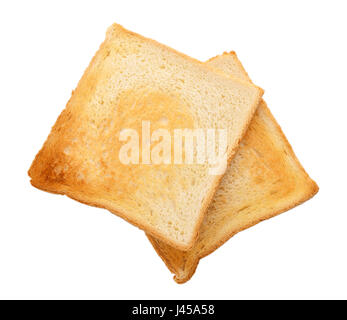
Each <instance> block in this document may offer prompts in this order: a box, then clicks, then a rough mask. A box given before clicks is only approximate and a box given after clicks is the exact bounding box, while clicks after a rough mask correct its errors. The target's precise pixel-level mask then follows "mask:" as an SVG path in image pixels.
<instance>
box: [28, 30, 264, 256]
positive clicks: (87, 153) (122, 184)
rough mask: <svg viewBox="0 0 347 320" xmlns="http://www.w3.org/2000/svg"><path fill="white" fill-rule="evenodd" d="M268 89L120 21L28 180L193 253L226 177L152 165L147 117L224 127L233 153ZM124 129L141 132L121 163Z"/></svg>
mask: <svg viewBox="0 0 347 320" xmlns="http://www.w3.org/2000/svg"><path fill="white" fill-rule="evenodd" d="M262 94H263V91H262V89H260V88H258V87H256V86H255V85H253V84H250V83H248V82H247V81H242V80H239V79H233V78H228V77H225V76H224V75H222V74H218V73H216V72H213V71H211V69H209V68H208V67H206V66H205V65H204V64H203V63H201V62H199V61H197V60H194V59H192V58H190V57H188V56H185V55H183V54H181V53H178V52H176V51H175V50H173V49H170V48H168V47H166V46H164V45H162V44H159V43H157V42H155V41H153V40H150V39H147V38H144V37H142V36H140V35H138V34H135V33H133V32H130V31H128V30H125V29H124V28H123V27H121V26H120V25H117V24H114V25H112V26H111V27H110V28H109V29H108V31H107V34H106V39H105V41H104V42H103V43H102V45H101V46H100V49H99V50H98V52H97V53H96V55H95V56H94V58H93V59H92V61H91V63H90V65H89V67H88V68H87V69H86V71H85V73H84V75H83V77H82V78H81V80H80V81H79V83H78V86H77V88H76V90H75V91H74V92H73V93H72V96H71V98H70V100H69V102H68V103H67V106H66V108H65V109H64V110H63V112H62V113H61V115H60V116H59V118H58V120H57V122H56V123H55V125H54V126H53V128H52V131H51V133H50V135H49V136H48V138H47V140H46V142H45V143H44V145H43V147H42V149H41V150H40V151H39V153H38V154H37V156H36V158H35V160H34V162H33V164H32V166H31V168H30V170H29V176H30V177H31V183H32V185H33V186H35V187H37V188H39V189H42V190H45V191H48V192H52V193H58V194H63V195H67V196H68V197H70V198H72V199H75V200H77V201H80V202H82V203H86V204H88V205H92V206H96V207H102V208H105V209H108V210H109V211H111V212H112V213H115V214H116V215H118V216H120V217H122V218H124V219H125V220H127V221H129V222H131V223H132V224H134V225H136V226H138V227H139V228H141V229H143V230H145V231H146V232H148V233H149V234H151V235H153V236H155V237H156V238H158V239H161V240H162V241H164V242H165V243H167V244H170V245H171V246H173V247H176V248H179V249H181V250H187V249H189V248H190V247H192V245H193V243H194V242H195V240H196V239H197V235H198V230H199V227H200V224H201V222H202V220H203V215H204V213H205V211H206V209H207V207H208V205H209V203H210V202H211V200H212V197H213V195H214V193H215V191H216V189H217V186H218V184H219V182H220V179H221V176H222V175H211V174H209V172H210V171H209V169H210V166H209V165H208V163H203V164H194V163H193V164H186V163H185V162H184V163H183V164H178V165H176V164H174V163H173V161H172V162H171V164H170V163H169V164H163V163H157V164H152V163H151V162H150V161H149V160H150V159H148V153H147V151H148V150H147V149H146V150H147V151H146V153H144V152H143V151H144V150H143V149H144V148H141V146H142V144H141V143H145V144H146V146H147V145H148V143H150V142H151V140H150V138H149V137H148V135H146V136H145V134H142V130H143V124H144V123H149V124H150V129H151V132H152V131H154V130H157V129H160V128H163V129H167V130H169V131H170V133H171V132H172V131H173V130H174V129H179V128H181V129H186V128H188V129H196V128H199V129H211V128H212V129H224V130H226V131H227V149H226V155H227V159H229V160H230V159H231V157H232V156H233V155H234V153H235V151H236V149H237V147H238V145H239V143H240V141H241V139H242V137H243V135H244V133H245V132H246V129H247V127H248V125H249V123H250V121H251V118H252V117H253V115H254V112H255V110H256V108H257V105H258V104H259V101H260V99H261V96H262ZM127 129H130V130H133V131H134V130H135V131H136V133H137V134H138V136H137V137H136V135H135V138H134V139H135V141H136V139H137V141H138V142H139V149H140V150H139V153H138V156H137V155H136V151H133V149H129V150H130V151H129V154H130V157H131V161H133V163H134V164H133V163H130V164H124V161H120V152H121V151H122V150H123V149H122V148H123V147H124V144H125V142H122V141H120V138H121V136H122V132H125V131H124V130H127ZM152 140H153V136H152ZM152 142H153V141H152ZM146 148H147V147H146ZM123 151H124V150H123ZM151 152H153V148H152V151H151ZM126 155H128V153H126ZM133 156H134V158H133ZM184 156H185V154H183V158H184ZM136 158H139V163H137V162H136ZM184 159H185V158H184ZM170 160H171V159H170Z"/></svg>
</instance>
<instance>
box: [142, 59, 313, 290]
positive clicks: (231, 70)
mask: <svg viewBox="0 0 347 320" xmlns="http://www.w3.org/2000/svg"><path fill="white" fill-rule="evenodd" d="M206 64H207V65H208V66H210V67H212V68H214V69H216V70H218V71H222V72H224V73H225V74H227V75H232V76H234V77H238V78H240V79H244V80H247V81H251V80H250V78H249V77H248V75H247V73H246V71H245V70H244V68H243V67H242V65H241V63H240V61H239V60H238V58H237V56H236V54H235V53H234V52H231V53H224V54H223V55H221V56H217V57H215V58H212V59H210V60H209V61H207V62H206ZM317 192H318V186H317V184H316V183H315V182H314V181H313V180H312V179H310V177H309V176H308V174H307V173H306V172H305V170H304V169H303V167H302V166H301V164H300V163H299V161H298V159H297V158H296V156H295V154H294V152H293V150H292V148H291V146H290V144H289V142H288V141H287V139H286V137H285V136H284V134H283V132H282V130H281V128H280V127H279V125H278V123H277V122H276V120H275V118H274V117H273V116H272V114H271V112H270V110H269V109H268V107H267V105H266V103H265V102H264V101H261V102H260V104H259V106H258V109H257V112H256V114H255V116H254V118H253V120H252V122H251V124H250V126H249V128H248V131H247V133H246V135H245V137H244V138H243V140H242V142H241V144H240V147H239V149H238V152H237V154H236V156H235V157H234V159H233V160H232V162H231V164H230V166H229V167H228V169H227V171H226V174H225V176H224V177H223V179H222V182H221V184H220V186H219V188H218V190H217V192H216V194H215V197H214V199H213V201H212V202H211V204H210V207H209V210H208V212H207V213H206V216H205V218H204V221H203V223H202V225H201V228H200V235H199V238H198V240H197V242H196V243H195V245H194V246H193V247H192V249H191V250H189V251H180V250H177V249H175V248H172V247H170V246H169V245H166V244H165V243H164V242H162V241H160V240H157V239H156V238H153V237H151V236H149V235H147V237H148V239H149V240H150V241H151V243H152V245H153V247H154V248H155V250H156V252H157V253H158V255H159V256H160V257H161V258H162V259H163V261H164V262H165V264H166V266H167V267H168V268H169V269H170V271H171V272H172V273H174V274H175V277H174V279H175V281H176V282H177V283H184V282H186V281H188V280H189V279H190V278H191V277H192V276H193V274H194V272H195V270H196V267H197V265H198V263H199V260H200V259H201V258H203V257H205V256H207V255H209V254H210V253H212V252H213V251H214V250H216V249H217V248H218V247H220V246H221V245H223V243H225V242H226V241H227V240H228V239H230V238H231V237H232V236H233V235H235V234H236V233H238V232H240V231H242V230H244V229H247V228H249V227H251V226H253V225H255V224H257V223H258V222H261V221H263V220H265V219H269V218H271V217H274V216H276V215H278V214H280V213H282V212H284V211H286V210H289V209H291V208H293V207H295V206H297V205H299V204H301V203H303V202H304V201H306V200H308V199H310V198H311V197H312V196H314V195H315V194H316V193H317Z"/></svg>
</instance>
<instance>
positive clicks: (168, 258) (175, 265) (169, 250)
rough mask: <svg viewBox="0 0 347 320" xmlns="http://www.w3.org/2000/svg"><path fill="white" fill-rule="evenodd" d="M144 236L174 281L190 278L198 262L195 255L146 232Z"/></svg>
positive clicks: (181, 282)
mask: <svg viewBox="0 0 347 320" xmlns="http://www.w3.org/2000/svg"><path fill="white" fill-rule="evenodd" d="M146 237H147V238H148V240H149V241H150V243H151V244H152V246H153V248H154V250H155V251H156V253H157V254H158V256H159V257H160V258H161V260H162V261H163V262H164V264H165V265H166V267H167V268H168V269H169V271H170V272H171V273H172V274H173V275H174V277H173V279H174V281H175V282H176V283H178V284H183V283H186V282H187V281H189V280H190V279H191V278H192V276H193V275H194V273H195V271H196V268H197V266H198V264H199V261H200V259H199V258H197V257H196V256H195V255H189V253H188V252H184V251H181V250H178V249H175V248H173V247H170V246H168V245H167V244H165V243H163V242H162V241H160V240H158V239H156V238H154V237H152V236H151V235H150V234H148V233H146ZM189 258H190V259H189ZM189 260H191V261H189ZM188 265H189V266H188Z"/></svg>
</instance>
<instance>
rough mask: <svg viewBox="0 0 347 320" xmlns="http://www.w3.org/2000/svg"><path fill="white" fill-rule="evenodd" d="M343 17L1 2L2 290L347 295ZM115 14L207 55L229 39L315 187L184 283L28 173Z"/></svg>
mask: <svg viewBox="0 0 347 320" xmlns="http://www.w3.org/2000/svg"><path fill="white" fill-rule="evenodd" d="M53 3H54V4H53ZM346 16H347V7H346V1H332V0H330V1H317V0H316V1H293V0H292V1H286V2H285V1H245V0H243V1H187V0H185V1H178V0H175V1H148V0H146V1H128V0H127V1H100V0H98V1H62V0H60V1H54V2H53V1H21V2H19V1H6V2H5V1H2V2H1V5H0V35H1V37H0V56H1V58H0V88H1V89H0V90H1V91H0V92H1V94H0V98H1V99H0V103H1V113H0V114H1V117H0V123H1V126H0V130H1V132H0V137H1V157H0V162H1V163H0V168H1V180H0V181H1V182H0V183H1V190H0V191H1V207H0V210H1V211H0V298H33V299H36V298H48V299H51V298H58V299H59V298H67V299H72V298H82V299H83V298H90V299H92V298H96V299H99V298H100V299H101V298H104V299H156V298H161V299H171V298H181V299H186V298H187V299H234V298H236V299H243V298H251V299H253V298H265V299H267V298H279V299H282V298H299V299H300V298H347V254H346V245H347V209H346V198H347V196H346V181H347V176H346V163H347V161H346V160H347V159H346V130H347V128H346V127H347V125H346V115H347V111H346V110H347V103H346V93H347V89H346V84H347V81H346V76H347V63H346V58H347V41H346V33H347V18H346ZM113 22H118V23H120V24H122V25H123V26H124V27H126V28H127V29H130V30H133V31H135V32H138V33H141V34H143V35H145V36H147V37H150V38H154V39H156V40H158V41H160V42H162V43H164V44H166V45H169V46H171V47H174V48H175V49H177V50H179V51H182V52H184V53H186V54H188V55H191V56H193V57H195V58H197V59H200V60H202V61H205V60H207V59H208V58H210V57H212V56H215V55H217V54H220V53H222V52H223V51H230V50H235V51H236V52H237V54H238V56H239V58H240V60H241V61H242V63H243V64H244V66H245V68H246V69H247V71H248V73H249V75H250V76H251V78H252V79H253V81H254V82H255V83H256V84H257V85H259V86H261V87H262V88H264V89H265V95H264V98H265V100H266V101H267V103H268V105H269V107H270V109H271V110H272V112H273V114H274V115H275V117H276V118H277V120H278V122H279V123H280V125H281V126H282V129H283V130H284V132H285V133H286V135H287V137H288V139H289V141H290V142H291V144H292V145H293V148H294V150H295V152H296V154H297V155H298V157H299V159H300V161H301V162H302V164H303V165H304V167H305V168H306V170H307V171H308V173H309V174H310V175H311V177H312V178H313V179H315V180H316V181H317V183H318V185H319V186H320V191H319V193H318V195H317V196H316V197H315V198H313V199H312V200H310V201H308V202H307V203H305V204H303V205H302V206H300V207H297V208H295V209H293V210H291V211H290V212H286V213H284V214H282V215H280V216H278V217H276V218H273V219H271V220H269V221H266V222H263V223H261V224H259V225H257V226H255V227H253V228H251V229H249V230H247V231H244V232H242V233H240V234H238V235H236V236H235V237H234V238H232V239H231V240H230V241H228V242H227V243H226V244H225V245H224V246H222V247H221V248H220V249H218V250H217V251H216V252H215V253H213V254H212V255H211V256H209V257H207V258H205V259H203V260H202V261H201V263H200V265H199V267H198V270H197V273H196V274H195V276H194V277H193V279H192V280H191V281H190V282H188V283H187V284H185V285H177V284H176V283H175V282H174V281H173V280H172V276H171V274H170V272H169V271H168V270H167V269H166V267H165V265H164V264H163V262H162V261H161V260H160V258H159V257H158V256H157V255H156V253H155V252H154V250H153V249H152V247H151V245H150V244H149V242H148V241H147V239H146V237H145V235H144V233H143V232H142V231H140V230H138V229H137V228H135V227H133V226H131V225H130V224H128V223H126V222H125V221H123V220H121V219H120V218H118V217H116V216H114V215H112V214H110V213H109V212H107V211H106V210H102V209H97V208H92V207H89V206H86V205H82V204H80V203H78V202H75V201H73V200H71V199H69V198H66V197H62V196H58V195H52V194H48V193H45V192H42V191H39V190H37V189H35V188H33V187H31V185H30V183H29V177H28V176H27V170H28V169H29V166H30V164H31V161H32V160H33V158H34V156H35V154H36V152H37V151H38V150H39V149H40V148H41V145H42V143H43V142H44V140H45V138H46V136H47V135H48V133H49V131H50V128H51V126H52V125H53V124H54V122H55V120H56V118H57V116H58V115H59V113H60V112H61V111H62V109H63V108H64V106H65V104H66V102H67V100H68V99H69V97H70V94H71V91H72V90H73V89H74V88H75V86H76V84H77V82H78V80H79V78H80V77H81V75H82V73H83V71H84V69H85V68H86V67H87V65H88V63H89V61H90V59H91V58H92V56H93V55H94V53H95V52H96V50H97V49H98V47H99V45H100V43H101V42H102V41H103V39H104V35H105V31H106V29H107V27H108V26H109V25H111V24H112V23H113Z"/></svg>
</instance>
